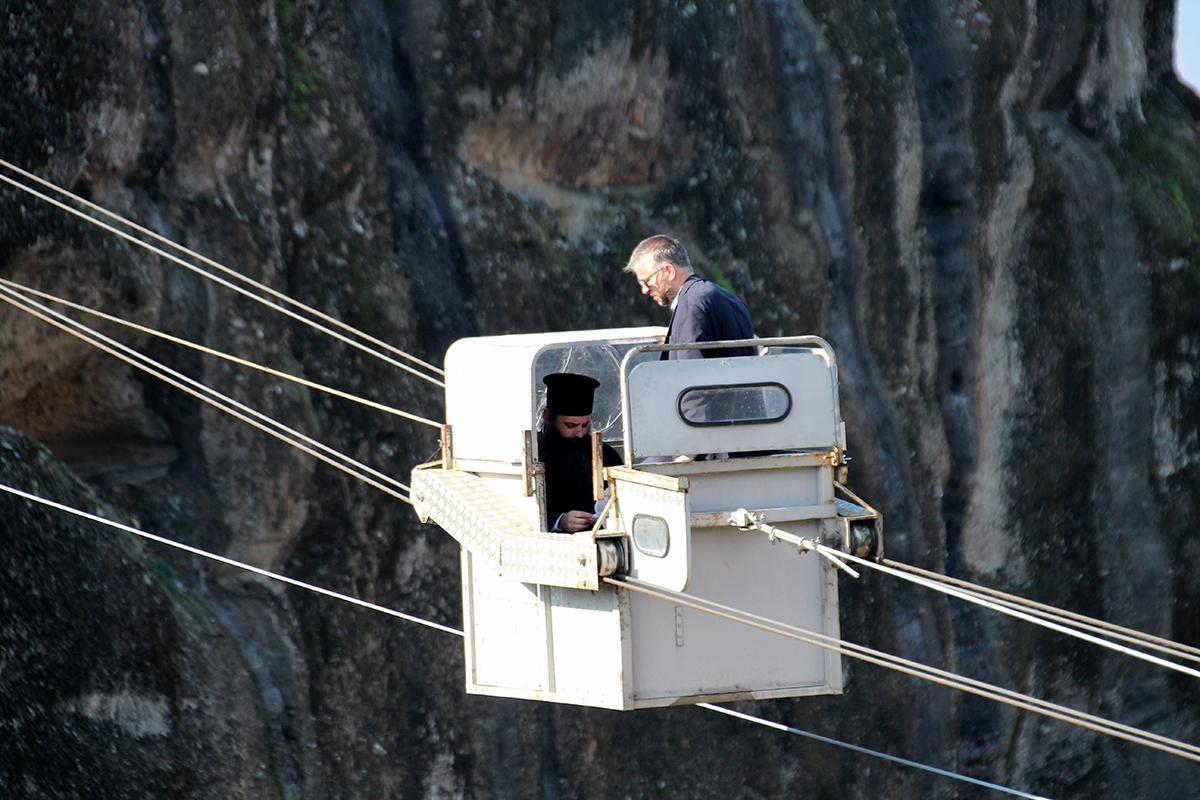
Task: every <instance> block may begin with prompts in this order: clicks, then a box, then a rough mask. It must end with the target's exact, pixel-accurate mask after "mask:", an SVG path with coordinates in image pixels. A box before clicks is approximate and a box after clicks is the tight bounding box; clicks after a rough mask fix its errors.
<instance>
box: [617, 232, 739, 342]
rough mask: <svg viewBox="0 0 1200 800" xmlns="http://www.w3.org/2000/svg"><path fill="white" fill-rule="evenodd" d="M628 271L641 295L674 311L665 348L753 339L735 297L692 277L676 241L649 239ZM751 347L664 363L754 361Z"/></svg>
mask: <svg viewBox="0 0 1200 800" xmlns="http://www.w3.org/2000/svg"><path fill="white" fill-rule="evenodd" d="M625 271H626V272H629V273H632V274H633V276H634V277H635V278H637V281H638V285H639V286H641V287H642V294H648V295H650V297H651V299H653V300H654V302H656V303H658V304H659V305H660V306H664V307H667V306H669V307H670V308H671V322H670V323H669V324H668V326H667V344H686V343H688V342H715V341H720V340H723V339H752V338H754V325H753V324H752V323H751V322H750V312H749V310H747V308H746V304H745V303H743V302H742V301H741V300H740V299H738V297H737V295H735V294H733V293H732V292H729V291H726V290H725V289H722V288H721V287H720V286H718V285H716V284H715V283H713V282H712V281H706V280H705V279H704V278H701V277H700V276H699V275H697V274H696V273H695V272H693V271H692V262H691V260H690V259H689V258H688V254H687V250H685V249H684V247H683V245H682V244H680V243H679V240H678V239H673V238H671V237H670V236H662V235H658V236H651V237H650V238H649V239H646V240H645V241H643V242H642V243H641V244H639V245H638V246H637V247H635V248H634V250H633V254H632V255H630V256H629V263H628V264H626V265H625ZM754 354H755V348H753V347H726V348H722V349H720V350H668V351H665V352H664V353H663V359H664V360H665V359H670V360H672V361H677V360H681V359H687V358H720V357H727V356H752V355H754Z"/></svg>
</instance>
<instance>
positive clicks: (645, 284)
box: [637, 264, 667, 291]
mask: <svg viewBox="0 0 1200 800" xmlns="http://www.w3.org/2000/svg"><path fill="white" fill-rule="evenodd" d="M666 268H667V265H666V264H663V265H662V266H661V267H659V268H658V269H656V270H654V272H651V273H650V274H649V275H647V276H646V277H644V278H638V279H637V282H638V286H640V287H642V291H645V290H647V289H649V288H650V284H649V283H648V281H649V280H650V279H651V278H653V277H654V276H655V275H657V274H658V273H660V272H662V271H663V270H664V269H666Z"/></svg>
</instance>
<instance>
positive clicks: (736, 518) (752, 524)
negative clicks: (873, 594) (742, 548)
mask: <svg viewBox="0 0 1200 800" xmlns="http://www.w3.org/2000/svg"><path fill="white" fill-rule="evenodd" d="M729 524H730V525H733V526H734V527H735V528H741V529H742V530H744V531H748V530H760V531H762V532H763V533H765V534H766V535H767V538H768V539H770V540H771V543H772V544H774V543H775V541H776V540H780V539H782V540H783V541H785V542H787V543H788V544H790V545H792V546H794V547H795V548H796V549H798V550H799V551H800V552H801V553H807V552H808V551H810V550H811V551H812V552H814V553H816V554H817V555H819V556H822V557H823V558H827V559H829V561H830V562H831V563H832V564H833V565H834V566H835V567H837V568H838V569H840V570H843V571H844V572H846V573H848V574H850V575H853V576H854V577H855V578H857V577H859V575H858V573H857V572H855V571H854V570H853V569H851V568H850V567H849V566H848V565H847V564H846V562H845V561H842V560H841V559H840V558H838V557H837V556H836V555H834V553H835V552H836V551H834V550H832V549H830V548H828V547H826V546H825V545H823V544H821V543H820V542H817V541H814V540H812V539H806V538H805V537H803V536H797V535H796V534H794V533H788V532H787V531H785V530H782V529H780V528H776V527H775V526H774V525H768V524H767V523H765V522H763V521H762V517H761V516H760V515H759V514H755V513H753V512H752V511H747V510H746V509H744V508H739V509H738V510H737V511H734V512H733V513H732V514H730V515H729Z"/></svg>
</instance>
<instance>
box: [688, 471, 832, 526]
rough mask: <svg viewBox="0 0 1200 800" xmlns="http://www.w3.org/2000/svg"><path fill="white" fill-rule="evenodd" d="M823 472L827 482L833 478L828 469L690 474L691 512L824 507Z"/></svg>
mask: <svg viewBox="0 0 1200 800" xmlns="http://www.w3.org/2000/svg"><path fill="white" fill-rule="evenodd" d="M704 463H705V462H700V464H699V466H703V464H704ZM823 473H824V478H825V480H826V481H829V480H831V479H832V474H831V472H830V470H829V468H827V467H825V468H822V467H799V468H792V469H765V470H751V471H747V472H714V473H704V472H698V473H688V481H689V484H690V487H689V489H688V495H689V496H690V502H691V509H692V513H693V514H701V513H704V512H706V511H732V510H733V509H737V508H748V509H751V510H753V509H759V508H784V507H788V506H810V505H817V504H822V503H824V499H823V497H822V491H821V481H820V478H821V477H823ZM830 504H831V503H830ZM830 516H833V514H832V513H831V514H830Z"/></svg>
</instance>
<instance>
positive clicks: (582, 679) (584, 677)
mask: <svg viewBox="0 0 1200 800" xmlns="http://www.w3.org/2000/svg"><path fill="white" fill-rule="evenodd" d="M549 596H550V620H551V624H552V630H553V659H552V664H553V668H554V691H555V693H556V694H557V695H558V696H559V697H561V698H562V699H563V700H565V701H566V702H571V703H581V704H583V705H589V706H600V707H603V708H621V707H622V704H623V702H624V675H623V670H624V667H623V659H622V652H621V614H620V610H619V608H618V603H617V592H616V590H615V589H612V588H610V587H606V588H604V589H601V590H600V591H598V592H588V591H583V590H579V589H560V588H558V587H551V588H550V590H549Z"/></svg>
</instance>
